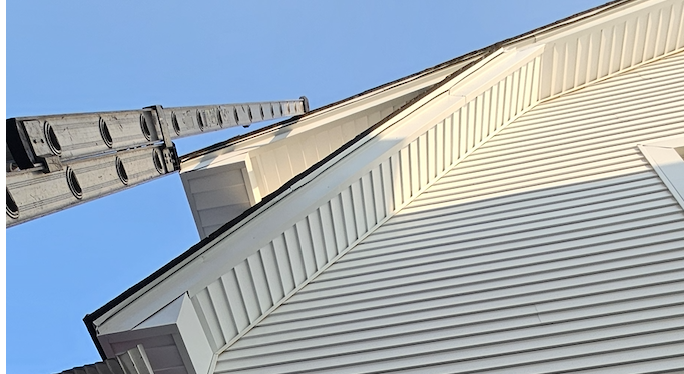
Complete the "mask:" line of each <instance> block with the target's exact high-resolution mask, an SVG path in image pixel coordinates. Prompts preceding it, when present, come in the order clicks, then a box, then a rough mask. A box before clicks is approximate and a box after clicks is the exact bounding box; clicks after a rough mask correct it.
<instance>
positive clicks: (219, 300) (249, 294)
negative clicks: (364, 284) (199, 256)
mask: <svg viewBox="0 0 684 374" xmlns="http://www.w3.org/2000/svg"><path fill="white" fill-rule="evenodd" d="M539 74H540V58H539V57H537V58H532V59H531V60H530V61H529V62H526V63H524V64H522V65H521V66H520V67H519V68H518V69H515V70H513V71H511V72H510V74H509V75H507V76H504V77H502V78H503V79H501V80H500V81H499V82H496V83H494V85H493V87H491V88H490V89H488V90H486V91H485V92H482V93H481V94H480V95H478V96H475V97H473V98H472V99H471V100H470V101H468V102H465V103H463V104H464V105H463V106H462V107H459V108H458V109H456V110H455V112H452V113H449V114H446V118H444V119H441V120H439V121H438V122H437V123H435V124H434V125H432V126H424V130H421V131H420V132H421V133H416V134H413V135H412V138H411V139H409V140H408V141H407V144H406V145H405V146H403V147H401V148H399V149H398V150H396V151H393V152H391V153H390V154H388V155H385V156H384V158H380V159H378V160H375V161H374V163H375V165H370V167H369V170H367V171H366V172H364V173H360V174H361V175H360V176H359V177H358V179H357V180H355V181H352V182H351V183H350V185H348V186H337V190H336V191H339V192H338V193H337V194H336V195H335V196H334V197H333V198H332V199H330V200H328V201H326V202H324V203H323V204H322V205H320V206H318V207H313V209H312V212H311V213H309V214H308V215H306V216H305V217H304V218H303V219H301V220H299V221H298V222H296V223H294V224H292V225H291V226H290V227H287V228H286V229H285V230H284V231H283V232H282V233H280V234H279V235H277V236H276V237H275V238H273V239H271V240H270V241H269V242H268V244H267V245H265V246H263V247H262V248H260V249H258V250H256V251H255V253H253V254H251V255H249V256H248V257H247V258H246V259H245V260H243V261H240V262H239V263H238V264H237V265H236V266H235V267H233V268H232V269H229V271H228V272H227V273H225V274H223V275H221V276H220V277H219V278H218V279H216V280H214V281H212V282H211V283H210V284H208V286H206V287H203V288H201V289H199V290H198V291H197V292H193V293H191V294H190V295H189V296H190V297H191V299H192V302H193V306H194V307H195V310H196V311H197V314H198V316H199V319H200V322H201V324H202V327H203V329H204V332H205V334H206V336H207V337H208V340H209V344H210V346H211V347H212V349H214V350H215V351H218V350H221V349H223V347H224V346H226V345H230V344H232V342H233V341H235V340H237V339H238V338H239V337H240V336H241V334H243V333H244V332H245V331H248V330H249V329H250V328H251V327H253V326H255V325H256V324H258V323H259V322H260V320H261V318H262V317H263V316H264V315H267V314H269V313H270V312H271V311H273V310H277V308H279V305H280V304H281V303H282V302H283V300H286V299H287V298H289V297H290V296H291V295H292V294H294V293H296V292H298V291H299V289H300V287H302V286H303V285H304V284H305V283H306V282H308V281H309V280H311V279H312V278H313V277H315V276H316V275H317V274H319V273H320V272H321V271H323V270H324V269H325V268H327V267H328V266H329V265H330V264H332V263H334V262H335V261H337V260H338V259H339V258H341V256H342V255H343V254H344V253H346V251H348V250H349V249H350V248H353V247H354V246H356V245H357V244H358V243H359V242H360V241H361V240H363V238H364V237H365V236H366V235H367V234H368V233H370V232H372V231H373V230H375V228H377V227H378V225H380V224H381V223H382V222H384V221H385V219H386V218H388V217H390V216H392V215H393V214H394V213H395V212H396V211H397V210H399V209H400V208H401V207H402V206H404V205H405V204H406V203H408V202H409V201H410V200H412V199H413V198H414V197H415V196H417V195H419V194H420V193H421V192H422V191H424V190H425V189H426V188H428V186H429V184H430V183H432V182H434V181H435V180H436V179H437V178H438V176H440V175H442V174H443V173H444V172H446V171H447V170H448V169H449V168H451V166H453V165H454V164H455V163H456V162H458V161H459V160H461V159H462V158H463V157H465V155H466V154H467V153H468V152H469V151H471V150H473V149H474V148H475V147H477V146H479V145H480V144H482V143H483V142H484V141H485V139H487V138H488V137H489V136H490V135H492V134H493V133H494V132H496V131H497V130H498V129H500V128H502V127H503V126H504V125H506V124H508V123H509V122H510V121H511V120H513V119H514V118H516V116H518V115H520V114H521V113H522V112H523V111H525V110H527V109H529V108H530V107H531V106H533V105H534V104H536V96H535V95H536V93H537V90H536V89H535V88H534V87H535V84H534V82H538V79H539ZM512 100H515V101H516V102H518V103H520V105H516V106H511V107H507V106H505V105H504V103H506V102H511V101H512ZM502 108H505V110H503V109H502ZM473 119H475V120H473Z"/></svg>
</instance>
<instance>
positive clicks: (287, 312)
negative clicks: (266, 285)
mask: <svg viewBox="0 0 684 374" xmlns="http://www.w3.org/2000/svg"><path fill="white" fill-rule="evenodd" d="M488 95H491V93H490V94H488ZM484 97H486V96H483V100H484ZM682 97H684V53H679V54H676V55H674V56H671V57H668V58H665V59H662V60H660V61H656V62H654V63H651V64H649V65H645V66H643V67H640V68H637V69H635V70H632V71H630V72H627V73H625V74H621V75H618V76H615V77H613V78H611V79H608V80H605V81H603V82H600V83H598V84H596V85H593V86H589V87H587V88H584V89H581V90H578V91H575V92H573V93H570V94H567V95H565V96H561V97H558V98H556V99H553V100H550V101H547V102H544V103H542V104H539V105H538V106H537V107H536V108H534V109H532V110H531V111H530V112H528V113H527V114H524V115H523V116H522V117H520V118H518V119H517V120H515V121H514V122H513V123H512V124H510V125H509V126H508V127H506V128H504V129H503V130H502V131H501V132H500V133H498V134H496V135H495V136H494V137H493V138H492V139H490V140H489V141H487V142H486V143H485V144H484V145H482V146H481V147H480V148H478V149H476V150H475V151H474V152H473V153H472V154H470V155H468V156H467V157H466V158H465V159H464V160H462V161H460V163H458V164H457V165H456V166H455V167H454V168H453V169H452V170H451V171H450V172H449V173H447V174H446V175H444V176H443V177H442V178H441V179H440V180H438V181H437V182H436V183H434V184H433V185H432V186H430V187H428V188H427V189H426V190H425V191H424V192H422V193H421V194H420V195H419V196H418V197H417V198H415V200H413V201H412V202H410V203H409V204H408V205H407V206H406V207H404V208H403V209H402V210H400V211H399V212H398V213H396V215H395V216H394V217H392V218H391V219H390V220H389V221H387V222H386V223H384V224H383V225H382V226H381V227H379V228H378V229H377V230H376V231H374V232H373V233H372V234H371V235H369V236H368V237H366V238H365V239H364V240H362V241H361V242H360V243H359V244H358V245H356V247H354V248H353V249H352V250H351V251H349V252H348V253H347V254H345V255H344V256H343V257H341V258H340V259H339V260H338V261H337V262H335V263H334V264H333V265H332V266H330V267H329V268H328V269H327V270H326V271H325V272H323V273H322V274H320V275H319V276H318V277H317V278H316V279H315V280H314V281H313V282H311V283H310V284H308V285H306V286H305V287H304V288H302V289H301V290H300V291H299V292H297V293H296V294H294V295H293V296H292V297H291V298H290V299H289V300H287V301H286V302H285V303H284V304H282V305H281V306H280V307H278V308H276V309H275V310H274V311H273V312H272V313H271V314H270V315H268V316H267V317H266V318H265V319H263V320H262V321H261V322H259V323H258V324H257V325H256V326H255V327H254V328H253V329H252V330H250V331H249V332H248V333H247V334H246V335H244V336H243V337H242V338H240V339H239V340H238V341H237V342H235V344H233V345H232V346H230V347H229V349H228V350H226V351H225V352H223V353H222V354H221V355H220V356H219V358H218V362H217V364H216V367H215V373H234V372H239V373H252V372H254V373H262V372H278V373H287V372H316V373H327V372H331V373H332V372H335V373H359V372H364V373H370V372H386V371H401V372H407V373H410V372H416V373H424V372H430V373H440V372H444V373H446V372H450V373H455V372H460V373H466V372H468V373H470V372H482V371H487V372H492V373H499V372H501V373H536V372H566V371H568V372H569V371H578V370H587V371H586V372H590V373H594V372H596V373H599V372H600V373H622V372H636V371H638V372H659V371H668V370H675V369H677V368H682V367H684V343H683V342H682V336H683V335H682V334H683V333H684V301H683V300H684V212H683V211H682V208H681V206H679V204H677V202H676V201H675V200H674V198H673V197H672V195H671V193H670V192H669V190H668V189H667V188H666V187H665V186H664V185H663V183H662V181H661V180H660V178H659V177H658V176H657V174H656V173H655V172H654V171H653V169H652V167H651V166H650V164H649V163H648V162H647V161H646V160H645V158H644V157H643V155H642V154H641V152H640V151H639V150H638V148H637V143H640V142H644V141H647V140H650V139H656V138H662V137H666V136H672V135H677V134H681V133H682V131H683V123H684V106H682V105H681V101H682ZM490 100H491V99H490ZM506 102H510V100H506ZM470 107H471V106H468V108H470ZM464 108H466V107H464ZM472 108H476V109H477V108H478V105H477V102H476V103H475V104H474V105H473V106H472ZM509 110H511V109H509ZM504 112H505V111H504ZM463 118H467V115H461V116H455V115H454V116H452V117H450V118H448V119H447V120H445V123H447V122H449V121H451V123H453V121H457V120H460V119H463ZM490 118H491V116H490ZM475 123H477V121H475ZM447 129H448V127H447V128H444V129H439V127H438V128H435V129H434V130H432V131H433V132H432V133H430V132H428V134H440V135H441V136H444V139H435V141H434V142H436V143H439V144H450V145H452V146H451V147H448V148H449V149H445V150H444V151H443V152H444V153H445V155H446V156H444V157H445V158H448V157H449V156H448V154H449V152H453V153H452V155H453V156H451V157H453V158H452V159H451V160H450V161H452V160H455V161H458V156H459V155H461V154H462V153H461V152H459V147H460V146H461V145H464V146H466V147H467V146H469V145H471V144H472V143H470V140H466V141H464V138H465V139H473V141H475V142H476V141H477V139H478V138H480V137H482V136H483V132H482V131H483V130H480V131H479V132H478V131H477V130H476V129H474V130H475V131H471V132H469V133H468V132H467V131H468V130H467V129H468V127H466V128H465V129H466V130H463V129H461V130H463V131H466V134H473V137H472V138H471V137H470V136H469V135H464V134H461V135H460V136H459V138H455V137H454V141H453V142H451V143H449V142H450V141H451V140H450V137H449V136H448V135H449V134H448V132H449V131H453V130H447ZM481 129H484V127H482V128H481ZM452 135H454V136H455V134H453V133H452ZM432 143H433V142H431V141H429V140H428V139H426V140H425V141H421V140H418V142H417V143H416V150H415V151H413V153H412V150H411V148H410V147H409V149H408V153H407V154H406V155H404V154H403V153H402V154H400V155H397V156H396V157H394V156H393V157H392V158H391V160H390V161H389V162H388V163H386V164H383V166H384V165H388V166H391V168H392V172H391V178H395V179H394V180H395V181H397V182H399V181H400V182H403V183H401V185H402V186H403V187H402V189H399V191H404V192H403V194H402V195H401V196H402V197H401V198H397V196H396V195H395V196H394V198H395V204H396V205H399V204H400V203H402V202H403V201H405V200H406V198H408V197H409V196H410V195H411V194H412V193H414V192H416V189H419V188H421V187H422V186H423V185H424V182H425V178H424V177H423V176H422V171H420V170H422V169H420V168H418V167H416V166H415V165H411V167H406V165H407V163H410V162H411V161H412V157H413V158H415V157H417V158H419V159H420V154H421V151H420V145H421V144H432ZM441 162H444V163H445V164H451V162H449V161H446V160H445V161H441ZM428 165H429V164H428ZM384 170H387V169H382V170H381V175H380V176H378V178H373V176H372V175H371V178H372V179H373V180H376V179H383V178H384V177H385V175H384V174H383V173H382V172H383V171H384ZM430 170H431V169H430V167H428V169H427V174H428V176H430V175H431V174H432V173H431V171H430ZM397 178H398V179H397ZM356 191H357V194H358V191H363V188H362V187H361V188H357V189H356ZM407 191H410V192H407ZM349 193H350V194H351V195H352V196H353V195H354V188H352V189H351V190H350V191H349ZM364 196H366V195H364ZM369 197H370V196H369ZM383 198H387V195H385V196H384V197H383ZM335 204H339V205H337V206H344V201H337V202H336V203H335ZM335 204H332V205H333V206H335ZM332 212H333V214H335V209H332ZM328 214H330V213H328ZM321 215H322V212H318V213H316V214H315V215H314V217H315V218H318V217H321ZM333 220H334V222H335V223H338V222H345V221H344V220H340V219H335V218H333ZM350 222H352V221H350ZM353 222H356V220H353ZM323 227H325V226H323ZM337 229H338V228H336V231H337ZM349 230H350V227H347V231H348V232H349ZM356 236H358V232H357V231H356V230H352V234H351V236H350V237H349V238H342V239H343V242H342V244H349V243H348V240H349V239H353V238H354V237H356ZM323 249H325V248H321V249H320V250H321V253H324V251H323ZM314 250H319V249H318V248H316V244H314ZM285 293H286V291H285ZM221 322H223V321H221ZM222 341H225V339H224V340H222Z"/></svg>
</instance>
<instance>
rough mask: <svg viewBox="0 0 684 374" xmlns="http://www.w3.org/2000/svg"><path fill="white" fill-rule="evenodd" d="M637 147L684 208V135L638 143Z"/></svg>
mask: <svg viewBox="0 0 684 374" xmlns="http://www.w3.org/2000/svg"><path fill="white" fill-rule="evenodd" d="M639 149H640V150H641V152H642V153H643V154H644V157H646V159H647V160H648V162H650V163H651V165H652V166H653V169H654V170H655V172H656V173H658V176H660V179H662V180H663V183H665V185H666V186H667V188H668V189H669V190H670V191H671V192H672V196H673V197H674V198H675V199H676V200H677V202H678V203H679V205H681V206H682V208H684V159H683V158H682V153H683V151H682V149H684V135H678V136H673V137H669V138H664V139H657V140H654V141H649V142H646V143H643V144H639Z"/></svg>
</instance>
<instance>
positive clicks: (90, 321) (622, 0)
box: [83, 0, 639, 359]
mask: <svg viewBox="0 0 684 374" xmlns="http://www.w3.org/2000/svg"><path fill="white" fill-rule="evenodd" d="M636 1H639V0H614V1H611V2H608V3H606V4H603V5H600V6H598V7H594V8H591V9H589V10H586V11H583V12H580V13H577V14H575V15H572V16H569V17H566V18H564V19H561V20H559V21H556V22H553V23H551V24H548V25H546V26H542V27H540V28H537V29H534V30H532V31H529V32H526V33H524V34H521V35H519V36H516V37H513V38H509V39H506V40H503V41H501V42H498V43H494V44H492V45H490V46H488V47H485V48H482V49H479V50H477V51H473V52H470V53H467V54H465V55H462V56H460V57H457V58H455V59H452V60H449V61H447V62H444V63H442V64H439V65H436V66H434V67H432V68H428V69H425V70H423V71H421V72H418V73H415V74H412V75H409V76H407V77H404V78H400V79H398V80H395V81H393V82H389V83H387V84H384V85H381V86H378V87H376V88H373V89H370V90H367V91H364V92H362V93H360V94H357V95H355V96H352V97H349V98H347V99H344V100H341V101H338V102H335V103H332V104H329V105H326V106H323V107H320V108H317V109H314V110H312V111H311V112H309V113H307V114H306V115H303V116H298V117H293V118H290V119H288V120H285V121H281V122H278V123H275V124H272V125H269V126H266V127H263V128H260V129H257V130H255V131H252V132H250V133H247V134H244V135H239V136H236V137H233V138H231V139H228V140H226V141H224V142H220V143H216V144H214V145H212V146H209V147H206V148H204V149H201V150H198V151H195V152H192V153H189V154H186V155H184V156H182V158H181V159H182V160H187V159H190V158H193V157H197V156H200V155H204V154H206V153H208V152H212V151H214V150H217V149H220V148H222V147H225V146H229V145H231V144H236V143H238V142H241V141H244V140H246V139H248V138H251V137H254V136H257V135H260V134H262V133H266V132H268V131H273V130H275V129H277V128H280V127H283V126H288V125H291V124H294V123H296V122H297V121H299V120H300V119H301V118H304V117H306V116H309V115H311V114H314V113H318V112H320V111H322V110H325V109H328V108H331V107H333V106H336V105H339V104H342V103H344V102H347V101H349V100H352V99H354V98H357V97H359V96H362V95H365V94H368V93H372V92H374V91H377V90H380V89H382V88H385V87H388V86H390V85H392V84H396V83H398V82H400V81H402V80H405V79H410V78H412V77H416V76H419V75H423V74H428V73H430V72H434V71H437V70H440V69H443V68H445V67H447V66H450V65H452V64H455V63H458V62H464V61H466V60H467V59H472V61H470V62H469V63H468V64H466V65H465V66H463V67H462V68H460V69H459V70H457V71H455V72H454V73H452V74H450V75H448V76H447V77H445V78H444V79H443V80H442V81H440V82H439V83H437V84H435V85H433V86H432V87H430V88H428V89H427V90H426V91H425V92H424V93H422V94H420V95H418V96H417V97H416V98H414V99H412V100H410V101H409V102H407V103H406V104H404V105H403V106H402V107H401V108H399V109H397V110H395V111H394V112H392V113H391V114H390V115H388V116H386V117H385V118H383V119H382V120H380V121H379V122H377V123H376V124H374V125H372V126H370V127H369V128H368V129H366V130H364V131H363V132H361V133H359V134H358V135H357V136H356V137H354V138H353V139H352V140H350V141H348V142H347V143H345V144H344V145H342V146H341V147H340V148H338V149H337V150H335V151H334V152H332V153H331V154H329V155H328V156H326V157H325V158H323V159H322V160H320V161H319V162H317V163H315V164H314V165H312V166H311V167H310V168H308V169H306V170H305V171H303V172H302V173H299V174H298V175H296V176H294V177H293V178H291V179H290V180H289V181H288V182H286V183H285V184H284V185H282V186H280V187H279V188H278V189H277V190H275V191H274V192H272V193H270V194H268V195H267V196H265V197H264V198H263V199H262V200H261V202H259V203H257V204H256V205H254V206H252V207H250V208H249V209H247V210H246V211H244V212H243V213H242V214H240V215H238V216H237V217H235V218H234V219H232V220H230V221H229V222H227V223H226V224H224V225H223V226H221V227H220V228H219V229H218V230H216V231H215V232H213V233H212V234H210V235H208V236H207V237H206V238H204V239H202V240H200V241H199V242H197V243H196V244H195V245H193V246H192V247H190V248H189V249H187V250H186V251H184V252H183V253H181V254H180V255H179V256H177V257H176V258H174V259H173V260H171V261H170V262H168V263H167V264H166V265H164V266H162V267H161V268H159V269H158V270H156V271H155V272H153V273H152V274H150V275H149V276H147V277H145V278H144V279H143V280H141V281H140V282H138V283H136V284H135V285H133V286H131V287H130V288H128V289H127V290H125V291H124V292H122V293H121V294H119V295H118V296H117V297H115V298H114V299H112V300H111V301H109V302H107V303H106V304H105V305H103V306H101V307H100V308H98V309H97V310H95V311H94V312H92V313H89V314H86V315H85V317H84V318H83V321H84V323H85V324H86V327H87V329H88V331H89V333H90V335H91V338H92V339H93V341H94V343H95V345H96V347H97V349H98V352H99V353H100V355H101V356H102V358H103V359H105V358H106V355H105V353H104V350H103V348H102V346H101V345H100V343H99V340H98V339H97V331H96V326H95V320H96V319H98V318H100V317H101V316H103V315H104V314H105V313H107V312H108V311H110V310H111V309H113V308H114V307H115V306H117V305H119V304H121V303H122V302H124V301H125V300H127V299H129V298H130V297H132V296H134V295H135V294H136V293H137V292H138V291H140V290H142V289H143V288H144V287H146V286H147V285H149V284H150V283H152V282H153V281H154V280H156V279H158V278H159V277H161V276H162V275H164V274H166V273H168V272H169V271H172V270H173V269H174V268H175V267H176V266H178V265H179V264H181V263H182V262H183V261H185V260H187V259H189V258H190V257H191V256H192V255H193V254H195V253H197V252H198V251H200V250H201V249H202V248H203V247H205V246H206V245H208V244H210V243H211V242H213V241H214V240H215V239H217V238H219V237H220V236H222V234H224V233H225V232H226V231H228V230H230V229H231V228H233V227H234V226H236V225H238V224H239V223H240V222H241V221H243V220H245V219H246V218H248V217H249V216H251V215H252V214H254V213H256V212H257V211H259V210H261V209H264V208H267V206H268V204H269V203H271V202H272V201H274V200H277V198H279V197H280V196H281V195H282V194H284V193H286V192H287V191H288V190H291V188H292V186H293V185H294V184H296V183H297V182H299V181H301V180H302V179H304V178H305V177H307V176H309V175H310V174H312V173H313V172H314V171H316V170H318V169H319V168H321V167H322V166H323V165H325V164H327V163H329V162H330V161H331V160H333V159H334V158H335V157H336V156H338V155H339V154H340V153H342V152H343V151H345V150H347V149H348V148H350V147H351V146H352V145H354V144H355V143H357V142H359V141H360V140H361V139H363V138H365V137H367V136H368V135H369V134H371V133H372V132H373V131H374V130H376V129H377V128H378V127H380V126H382V125H383V124H385V123H387V122H388V121H389V120H391V119H392V118H393V117H395V116H396V115H397V114H398V113H401V112H402V111H404V110H405V109H406V108H408V107H410V106H411V105H413V104H414V103H416V102H418V101H420V100H421V99H423V98H424V97H426V96H428V95H430V94H431V93H433V92H434V91H435V90H437V89H438V88H439V87H441V85H443V84H444V83H445V82H448V81H450V80H451V79H453V78H454V77H456V76H458V75H460V74H461V73H463V72H464V71H465V70H467V69H469V68H471V67H472V66H473V65H475V64H477V63H478V62H480V61H481V60H483V59H484V58H486V57H487V56H489V55H490V54H492V53H493V52H495V51H497V50H498V49H500V48H502V47H505V46H508V45H510V44H513V42H520V41H524V40H526V39H528V38H530V37H533V36H535V34H537V33H539V32H542V31H550V30H554V29H556V28H560V27H562V26H565V25H569V24H572V23H575V22H579V21H581V20H584V19H585V17H583V16H585V15H587V14H590V13H595V14H599V13H602V12H606V11H609V10H611V9H613V8H614V7H617V6H619V5H622V4H626V3H630V2H636ZM176 270H177V269H176ZM134 300H135V299H134Z"/></svg>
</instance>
